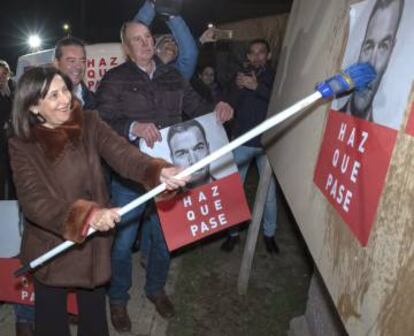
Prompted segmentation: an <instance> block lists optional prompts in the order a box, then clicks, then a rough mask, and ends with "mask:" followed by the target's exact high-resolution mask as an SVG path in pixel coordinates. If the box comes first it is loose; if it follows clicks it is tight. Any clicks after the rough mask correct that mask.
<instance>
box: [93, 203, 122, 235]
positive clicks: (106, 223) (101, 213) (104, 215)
mask: <svg viewBox="0 0 414 336" xmlns="http://www.w3.org/2000/svg"><path fill="white" fill-rule="evenodd" d="M94 211H95V212H94V213H93V214H92V218H91V220H90V221H89V223H88V224H89V226H90V227H92V228H94V229H95V230H96V231H108V230H110V229H113V228H114V227H115V224H116V223H119V221H120V220H121V216H120V215H119V213H118V211H119V208H111V209H96V210H94Z"/></svg>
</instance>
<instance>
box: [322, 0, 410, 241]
mask: <svg viewBox="0 0 414 336" xmlns="http://www.w3.org/2000/svg"><path fill="white" fill-rule="evenodd" d="M412 13H414V0H366V1H361V2H359V3H356V4H353V5H351V6H350V10H349V22H350V25H349V35H348V37H347V41H345V43H346V50H345V55H344V58H343V62H342V65H343V68H346V67H348V66H349V65H351V64H352V63H355V62H368V63H370V64H371V65H372V66H373V67H374V68H375V71H376V73H377V77H376V79H375V80H374V81H373V82H372V83H371V84H370V85H369V86H368V88H367V89H365V90H362V91H355V92H353V93H352V94H351V95H348V96H346V97H344V98H341V99H338V100H336V101H334V102H333V103H332V106H331V111H330V112H329V114H328V120H327V124H326V128H325V134H324V137H323V141H322V144H321V148H320V152H319V157H318V162H317V165H316V169H315V176H314V181H315V184H316V185H317V186H318V188H319V189H320V191H321V192H322V193H323V195H324V196H325V197H326V198H327V200H328V201H329V203H330V204H331V205H332V206H333V207H334V208H335V210H336V211H337V213H338V214H339V215H340V216H341V217H342V219H343V220H344V222H345V223H346V224H347V225H348V226H349V228H350V230H351V231H352V232H353V233H354V234H355V236H356V237H357V238H358V240H359V241H360V243H361V244H362V245H364V246H365V245H367V244H368V241H369V237H370V232H371V229H372V225H373V223H374V220H375V218H376V213H377V209H378V205H379V202H380V198H381V193H382V191H383V187H384V183H385V178H386V175H387V172H388V168H389V165H390V161H391V154H392V151H393V148H394V146H395V142H396V139H397V134H398V130H399V129H400V128H401V124H402V121H403V119H404V112H405V111H406V110H407V106H408V102H409V96H410V90H411V86H412V83H413V79H414V62H413V61H412V55H413V51H414V34H413V31H414V21H413V20H412Z"/></svg>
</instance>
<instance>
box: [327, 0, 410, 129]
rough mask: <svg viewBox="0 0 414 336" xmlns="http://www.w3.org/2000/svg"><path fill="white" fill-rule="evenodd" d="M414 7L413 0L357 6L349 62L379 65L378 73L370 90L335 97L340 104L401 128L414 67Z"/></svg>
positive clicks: (356, 114)
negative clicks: (413, 31)
mask: <svg viewBox="0 0 414 336" xmlns="http://www.w3.org/2000/svg"><path fill="white" fill-rule="evenodd" d="M413 11H414V2H413V1H412V0H405V1H404V0H393V1H383V0H368V1H363V2H361V3H358V4H355V5H353V6H352V7H351V10H350V34H349V38H348V42H347V46H346V51H345V55H344V60H343V68H345V67H347V66H348V65H350V64H352V63H355V62H368V63H370V64H371V65H372V66H373V67H374V68H375V70H376V72H377V78H376V79H375V80H374V81H373V82H372V83H371V84H370V86H369V87H368V89H367V90H364V91H360V92H355V93H353V94H351V95H350V96H348V97H345V98H342V99H338V100H337V101H335V102H334V103H333V104H332V108H333V109H334V110H336V111H341V112H345V113H347V114H349V115H352V116H354V117H358V118H361V119H364V120H368V121H372V122H374V123H376V124H380V125H383V126H386V127H390V128H393V129H399V128H400V126H401V122H402V120H403V116H404V111H405V109H406V106H407V98H408V95H409V92H410V89H411V85H412V81H413V76H412V75H411V74H413V73H414V64H413V62H412V51H413V50H412V46H413V45H414V36H413V34H412V23H411V21H412V20H411V19H410V18H409V17H408V13H413Z"/></svg>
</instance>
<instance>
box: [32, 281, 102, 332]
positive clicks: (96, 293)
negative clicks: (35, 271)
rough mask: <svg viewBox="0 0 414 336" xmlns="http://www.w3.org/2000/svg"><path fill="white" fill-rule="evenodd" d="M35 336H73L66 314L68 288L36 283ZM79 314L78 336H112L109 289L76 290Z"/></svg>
mask: <svg viewBox="0 0 414 336" xmlns="http://www.w3.org/2000/svg"><path fill="white" fill-rule="evenodd" d="M34 285H35V335H36V336H70V332H69V323H68V314H67V311H66V303H67V300H66V298H67V293H68V289H67V288H62V287H50V286H46V285H44V284H42V283H40V282H39V281H37V280H35V283H34ZM75 293H76V299H77V303H78V311H79V324H78V336H109V333H108V325H107V321H106V311H105V309H106V306H105V288H104V287H97V288H95V289H92V290H88V289H75Z"/></svg>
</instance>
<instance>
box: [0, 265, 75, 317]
mask: <svg viewBox="0 0 414 336" xmlns="http://www.w3.org/2000/svg"><path fill="white" fill-rule="evenodd" d="M20 267H21V264H20V261H19V260H18V259H17V258H0V269H1V272H0V301H5V302H14V303H21V304H28V305H33V304H34V299H35V296H34V289H33V281H32V277H31V276H30V275H24V276H20V277H18V278H16V277H15V276H14V274H13V273H14V272H15V271H16V270H17V269H18V268H20ZM68 312H69V313H71V314H77V313H78V307H77V304H76V296H75V295H74V293H69V295H68Z"/></svg>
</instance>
